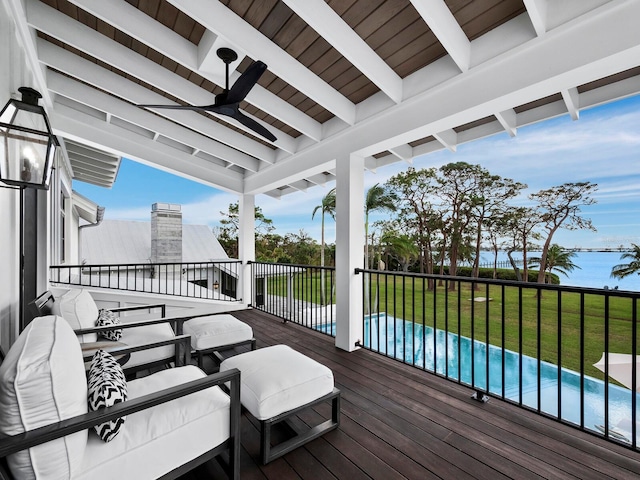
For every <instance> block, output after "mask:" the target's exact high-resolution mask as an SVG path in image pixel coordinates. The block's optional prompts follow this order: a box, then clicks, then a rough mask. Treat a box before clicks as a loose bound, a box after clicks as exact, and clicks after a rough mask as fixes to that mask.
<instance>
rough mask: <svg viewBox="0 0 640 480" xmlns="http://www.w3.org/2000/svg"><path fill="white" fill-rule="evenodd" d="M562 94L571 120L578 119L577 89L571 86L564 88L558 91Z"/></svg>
mask: <svg viewBox="0 0 640 480" xmlns="http://www.w3.org/2000/svg"><path fill="white" fill-rule="evenodd" d="M560 93H561V94H562V99H563V100H564V103H565V105H566V106H567V111H568V112H569V115H571V118H572V119H573V120H578V118H579V117H580V94H579V93H578V89H577V88H575V87H573V88H565V89H562V90H561V91H560Z"/></svg>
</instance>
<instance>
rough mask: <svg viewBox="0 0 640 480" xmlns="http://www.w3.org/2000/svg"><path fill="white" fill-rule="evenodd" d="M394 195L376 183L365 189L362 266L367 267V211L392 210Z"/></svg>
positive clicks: (393, 207) (394, 204) (394, 203)
mask: <svg viewBox="0 0 640 480" xmlns="http://www.w3.org/2000/svg"><path fill="white" fill-rule="evenodd" d="M395 209H396V196H395V195H394V194H393V193H389V192H388V191H387V190H386V189H385V188H384V187H383V186H381V185H380V184H379V183H376V184H375V185H374V186H373V187H371V188H370V189H369V190H368V191H367V197H366V199H365V202H364V268H365V270H366V269H368V268H369V213H371V212H373V211H376V210H378V211H380V210H386V211H394V210H395Z"/></svg>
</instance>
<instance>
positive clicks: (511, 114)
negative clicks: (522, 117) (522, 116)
mask: <svg viewBox="0 0 640 480" xmlns="http://www.w3.org/2000/svg"><path fill="white" fill-rule="evenodd" d="M494 115H495V116H496V118H497V119H498V121H499V122H500V125H502V128H504V130H505V132H507V133H508V134H509V136H510V137H515V136H516V134H517V133H518V119H517V114H516V111H515V110H514V109H513V108H510V109H508V110H503V111H502V112H497V113H495V114H494Z"/></svg>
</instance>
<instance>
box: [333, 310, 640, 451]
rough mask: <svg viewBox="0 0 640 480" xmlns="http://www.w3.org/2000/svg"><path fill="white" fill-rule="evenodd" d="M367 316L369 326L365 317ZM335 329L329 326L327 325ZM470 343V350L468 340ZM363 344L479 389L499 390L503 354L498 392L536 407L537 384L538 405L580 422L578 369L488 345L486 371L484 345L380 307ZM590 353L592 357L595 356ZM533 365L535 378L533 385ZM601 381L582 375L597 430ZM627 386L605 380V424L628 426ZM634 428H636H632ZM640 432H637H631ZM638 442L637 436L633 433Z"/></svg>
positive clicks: (587, 409) (587, 417)
mask: <svg viewBox="0 0 640 480" xmlns="http://www.w3.org/2000/svg"><path fill="white" fill-rule="evenodd" d="M372 322H373V328H371V323H372ZM332 327H333V328H332V329H333V330H334V331H335V326H332ZM472 343H473V353H472V349H471V345H472ZM364 345H365V347H366V348H370V349H371V350H375V351H378V352H380V353H383V354H385V355H388V356H390V357H394V358H396V359H399V360H404V361H405V362H407V363H409V364H413V365H416V366H419V367H423V368H425V369H426V370H430V371H434V359H435V371H436V373H438V374H440V375H445V376H448V377H449V378H451V379H454V380H457V379H458V377H459V376H460V381H461V382H463V383H465V384H468V385H470V386H471V385H472V381H471V380H472V368H471V366H472V365H473V366H474V368H473V385H474V386H475V387H477V388H478V389H480V390H483V391H484V390H487V388H486V386H487V374H488V384H489V388H488V390H489V391H490V392H491V393H493V394H495V395H502V388H503V386H502V378H503V371H502V364H503V356H504V378H505V382H504V383H505V385H504V395H505V397H506V398H507V399H510V400H513V401H519V400H520V395H522V403H523V404H524V405H527V406H529V407H531V408H538V390H540V405H539V407H540V410H541V411H543V412H545V413H548V414H550V415H553V416H555V417H559V418H562V419H563V420H565V421H568V422H571V423H574V424H576V425H580V374H579V373H577V372H574V371H571V370H567V369H564V368H563V369H561V373H560V378H558V367H557V366H556V365H554V364H551V363H548V362H540V364H538V360H537V359H535V358H533V357H528V356H526V355H519V354H518V353H517V352H513V351H511V350H506V349H502V348H500V347H497V346H494V345H489V354H488V357H489V368H488V372H487V345H486V344H485V343H483V342H480V341H478V340H475V341H474V342H472V341H471V339H469V338H467V337H460V336H458V335H456V334H453V333H449V334H447V333H446V332H444V331H443V330H436V334H435V339H434V333H433V328H432V327H429V326H424V327H423V326H422V325H416V324H414V323H412V322H405V321H403V320H400V319H394V318H393V317H391V316H385V314H384V313H381V314H379V315H374V316H372V317H371V319H370V318H365V332H364ZM599 358H600V357H599V354H598V358H593V363H595V362H597V361H598V360H599ZM520 362H522V392H520V377H521V374H520ZM538 368H539V369H540V384H539V385H538ZM558 381H560V382H561V387H562V388H560V396H561V401H560V409H561V411H560V412H558V390H559V389H558ZM604 389H605V384H604V382H603V381H602V380H599V379H596V378H592V377H588V376H584V426H585V428H588V429H590V430H597V429H596V428H595V425H602V424H604V415H605V396H604ZM631 396H632V393H631V390H629V389H626V388H621V387H618V386H616V385H609V426H610V428H611V427H614V426H616V425H620V427H621V429H622V430H625V429H626V431H629V432H630V426H629V425H630V419H631V418H632V417H631V408H632V404H631ZM636 409H637V417H636V418H638V419H640V394H636ZM638 430H640V428H638ZM637 433H640V432H637ZM638 442H640V437H639V438H638Z"/></svg>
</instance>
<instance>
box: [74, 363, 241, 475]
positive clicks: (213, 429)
mask: <svg viewBox="0 0 640 480" xmlns="http://www.w3.org/2000/svg"><path fill="white" fill-rule="evenodd" d="M204 376H205V374H204V373H203V372H202V370H200V369H199V368H197V367H195V366H191V365H190V366H186V367H178V368H170V369H167V370H162V371H160V372H158V373H154V374H153V375H149V376H147V377H143V378H140V379H136V380H132V381H130V382H129V383H128V389H129V400H132V399H134V398H138V397H141V396H143V395H146V394H149V393H154V392H157V391H159V390H162V389H165V388H170V387H173V386H175V385H179V384H182V383H186V382H189V381H191V380H197V379H199V378H202V377H204ZM229 405H230V401H229V397H228V396H227V395H226V394H225V393H223V392H222V390H220V388H218V387H212V388H208V389H206V390H202V391H200V392H197V393H194V394H192V395H187V396H185V397H182V398H179V399H176V400H173V401H171V402H168V403H164V404H161V405H158V406H156V407H153V408H151V409H148V410H143V411H141V412H138V413H134V414H132V415H129V416H127V424H126V427H125V428H124V430H123V431H121V432H120V434H119V435H118V436H117V437H116V438H114V439H113V440H112V441H111V442H109V443H104V442H103V441H102V440H100V438H98V436H97V435H96V434H95V432H93V431H91V432H90V434H89V441H88V444H87V449H86V452H85V457H84V461H83V465H82V471H81V472H79V474H78V475H77V476H76V477H75V478H76V479H77V480H103V479H104V480H112V479H114V478H117V479H122V480H125V479H130V478H131V479H139V478H158V477H160V476H162V475H164V474H165V473H167V472H170V471H171V470H173V469H174V468H176V467H179V466H180V465H182V464H184V463H186V462H188V461H189V460H192V459H193V458H196V457H198V456H200V455H202V454H203V453H205V452H207V451H208V450H211V449H212V448H214V447H216V446H217V445H219V444H221V443H222V442H223V441H225V440H226V439H227V438H229V432H230V430H229V408H230V407H229Z"/></svg>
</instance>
